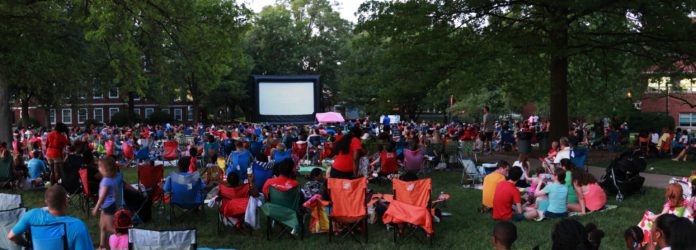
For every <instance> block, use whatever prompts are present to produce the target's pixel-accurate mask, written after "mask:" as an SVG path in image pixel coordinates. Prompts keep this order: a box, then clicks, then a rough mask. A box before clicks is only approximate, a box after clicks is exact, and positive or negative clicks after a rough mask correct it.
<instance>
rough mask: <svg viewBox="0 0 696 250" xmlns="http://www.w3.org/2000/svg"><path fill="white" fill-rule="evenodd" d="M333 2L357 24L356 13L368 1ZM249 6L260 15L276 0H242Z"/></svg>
mask: <svg viewBox="0 0 696 250" xmlns="http://www.w3.org/2000/svg"><path fill="white" fill-rule="evenodd" d="M331 1H332V2H337V3H338V6H337V7H335V9H336V10H338V12H340V13H341V17H342V18H343V19H346V20H348V21H351V22H353V23H355V22H357V20H358V18H357V17H356V16H355V12H356V11H358V7H360V4H362V3H363V2H365V1H366V0H331ZM241 2H242V3H245V4H246V5H247V6H249V7H250V8H251V9H252V10H254V12H256V13H258V12H260V11H261V9H263V7H265V6H267V5H273V4H274V3H275V2H276V0H242V1H241Z"/></svg>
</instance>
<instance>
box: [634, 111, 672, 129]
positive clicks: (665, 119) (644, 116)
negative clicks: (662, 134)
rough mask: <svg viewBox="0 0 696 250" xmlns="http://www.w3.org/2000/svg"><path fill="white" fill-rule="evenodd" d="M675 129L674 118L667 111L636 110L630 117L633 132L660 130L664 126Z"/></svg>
mask: <svg viewBox="0 0 696 250" xmlns="http://www.w3.org/2000/svg"><path fill="white" fill-rule="evenodd" d="M665 126H666V127H667V128H668V129H674V126H675V124H674V118H673V117H672V116H671V115H670V116H668V115H666V114H665V113H656V112H635V113H632V114H631V115H629V117H628V128H629V129H630V130H631V132H640V131H644V130H645V131H653V130H660V129H662V128H664V127H665Z"/></svg>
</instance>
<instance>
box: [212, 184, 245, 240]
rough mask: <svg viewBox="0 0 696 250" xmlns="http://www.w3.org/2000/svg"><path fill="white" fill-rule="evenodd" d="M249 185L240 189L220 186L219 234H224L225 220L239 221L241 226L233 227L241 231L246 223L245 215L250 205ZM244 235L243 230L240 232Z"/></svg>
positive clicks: (239, 187)
mask: <svg viewBox="0 0 696 250" xmlns="http://www.w3.org/2000/svg"><path fill="white" fill-rule="evenodd" d="M249 189H250V187H249V184H244V185H241V186H238V187H228V186H226V185H224V184H220V185H218V199H219V201H220V202H219V203H218V204H219V205H218V224H217V225H218V227H217V230H218V234H222V232H223V231H224V229H225V220H227V218H235V219H237V220H239V221H240V222H239V224H237V225H239V226H237V225H233V226H232V228H233V229H241V228H242V226H241V225H243V223H244V214H246V208H247V205H248V204H249ZM240 231H241V232H242V233H244V231H243V230H240ZM249 234H251V230H249Z"/></svg>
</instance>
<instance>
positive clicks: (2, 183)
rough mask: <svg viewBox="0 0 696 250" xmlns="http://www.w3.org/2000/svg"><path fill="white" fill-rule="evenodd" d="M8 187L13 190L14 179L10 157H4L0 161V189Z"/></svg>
mask: <svg viewBox="0 0 696 250" xmlns="http://www.w3.org/2000/svg"><path fill="white" fill-rule="evenodd" d="M7 186H9V187H10V188H12V189H14V188H15V187H16V185H15V178H14V175H13V174H12V157H5V158H2V159H0V188H4V187H7Z"/></svg>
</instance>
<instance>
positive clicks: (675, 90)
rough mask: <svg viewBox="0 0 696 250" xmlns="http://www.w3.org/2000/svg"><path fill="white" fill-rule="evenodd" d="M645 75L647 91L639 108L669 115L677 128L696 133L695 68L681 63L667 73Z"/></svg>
mask: <svg viewBox="0 0 696 250" xmlns="http://www.w3.org/2000/svg"><path fill="white" fill-rule="evenodd" d="M646 75H647V76H648V77H647V88H646V91H645V93H644V94H643V97H642V98H641V100H640V101H639V102H637V103H636V108H639V109H640V110H641V111H642V112H659V113H669V114H670V115H671V116H672V117H673V118H674V122H675V123H674V124H675V125H676V126H677V127H680V128H685V129H696V65H695V64H690V65H684V64H683V63H680V62H678V63H675V64H674V68H672V69H667V70H665V69H660V68H658V67H652V68H650V69H649V70H648V71H647V72H646Z"/></svg>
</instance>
